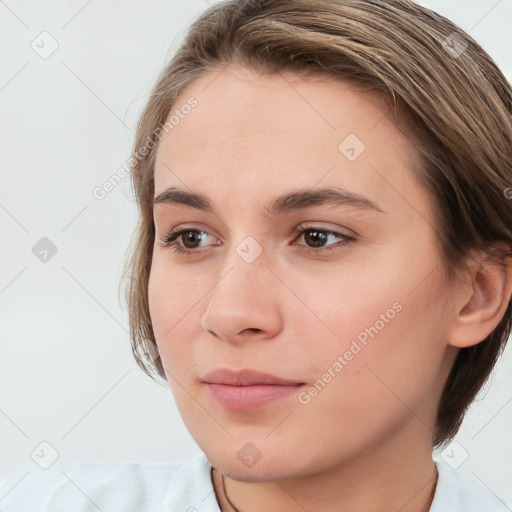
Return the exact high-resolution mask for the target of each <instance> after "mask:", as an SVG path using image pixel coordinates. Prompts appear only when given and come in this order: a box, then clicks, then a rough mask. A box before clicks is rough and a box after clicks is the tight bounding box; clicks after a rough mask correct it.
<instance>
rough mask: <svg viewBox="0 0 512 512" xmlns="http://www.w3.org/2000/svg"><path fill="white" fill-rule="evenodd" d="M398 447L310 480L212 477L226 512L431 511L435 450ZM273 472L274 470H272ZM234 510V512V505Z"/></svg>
mask: <svg viewBox="0 0 512 512" xmlns="http://www.w3.org/2000/svg"><path fill="white" fill-rule="evenodd" d="M399 441H400V442H399V443H391V444H390V445H389V446H387V447H385V448H383V447H382V445H379V447H377V448H374V449H367V450H366V451H365V453H364V454H361V453H359V454H358V455H357V458H354V459H352V460H350V461H347V462H344V463H342V464H339V465H337V466H335V467H332V468H330V469H329V470H328V471H323V472H319V473H316V474H310V475H305V476H298V477H293V478H286V479H281V480H275V479H274V480H271V481H265V482H245V481H237V480H233V479H231V478H229V477H226V478H225V482H224V483H225V489H226V493H227V499H226V497H225V496H224V493H223V484H222V478H221V474H220V473H219V472H218V471H214V472H213V483H214V485H215V489H216V493H217V496H218V498H219V503H220V506H221V510H222V512H235V510H238V511H239V512H256V511H260V510H266V511H268V512H274V511H275V512H277V511H279V512H304V510H308V511H310V512H328V511H329V512H331V511H332V510H334V509H336V510H350V511H351V512H380V511H381V510H400V512H429V510H430V507H431V503H432V500H433V497H434V494H435V489H436V484H437V471H436V468H435V464H434V461H433V460H432V446H431V444H429V443H428V442H424V443H423V444H422V445H420V446H419V443H418V438H417V436H416V445H411V444H410V443H408V442H407V440H406V439H404V437H403V433H402V436H401V437H400V436H399ZM270 472H271V471H270ZM229 502H231V503H232V504H233V505H234V507H236V508H233V507H232V506H231V505H230V503H229Z"/></svg>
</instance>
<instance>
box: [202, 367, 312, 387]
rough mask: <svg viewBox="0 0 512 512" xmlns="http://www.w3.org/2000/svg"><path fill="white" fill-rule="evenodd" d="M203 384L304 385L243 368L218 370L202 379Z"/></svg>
mask: <svg viewBox="0 0 512 512" xmlns="http://www.w3.org/2000/svg"><path fill="white" fill-rule="evenodd" d="M203 382H206V383H208V384H226V385H228V386H254V385H257V384H270V385H275V386H287V385H296V384H304V382H300V381H297V380H290V379H283V378H281V377H277V376H276V375H271V374H270V373H265V372H260V371H257V370H251V369H250V368H245V369H243V370H230V369H228V368H218V369H216V370H214V371H212V372H210V373H207V374H206V375H205V376H204V377H203Z"/></svg>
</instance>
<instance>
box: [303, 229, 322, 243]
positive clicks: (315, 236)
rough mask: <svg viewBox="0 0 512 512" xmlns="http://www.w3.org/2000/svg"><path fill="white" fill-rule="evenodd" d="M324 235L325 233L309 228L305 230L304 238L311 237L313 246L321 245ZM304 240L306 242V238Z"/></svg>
mask: <svg viewBox="0 0 512 512" xmlns="http://www.w3.org/2000/svg"><path fill="white" fill-rule="evenodd" d="M307 233H310V235H308V234H307ZM311 235H313V236H311ZM326 236H327V235H326V234H325V233H322V232H319V231H311V230H310V231H306V235H305V238H312V242H313V244H312V245H313V247H321V246H322V244H323V243H324V242H325V239H326ZM306 242H308V240H306Z"/></svg>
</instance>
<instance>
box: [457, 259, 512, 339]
mask: <svg viewBox="0 0 512 512" xmlns="http://www.w3.org/2000/svg"><path fill="white" fill-rule="evenodd" d="M475 261H476V263H475ZM469 279H470V280H471V281H470V282H469V283H468V282H467V280H466V283H465V284H462V283H461V284H460V285H457V286H458V289H457V292H456V293H455V297H456V299H455V300H458V302H459V303H458V304H457V305H456V310H455V312H456V316H455V317H454V318H453V321H452V325H451V328H450V331H449V336H448V344H449V345H452V346H454V347H460V348H463V347H469V346H472V345H476V344H477V343H480V342H481V341H483V340H485V338H487V336H489V334H490V333H491V332H492V331H493V330H494V329H495V328H496V327H497V325H498V324H499V323H500V321H501V319H502V318H503V315H504V314H505V311H506V310H507V306H508V303H509V302H510V297H511V294H512V266H511V265H510V261H507V266H504V265H503V260H502V262H500V261H498V260H491V259H490V258H489V257H488V256H487V255H485V253H479V254H478V256H477V257H472V264H471V268H470V271H469Z"/></svg>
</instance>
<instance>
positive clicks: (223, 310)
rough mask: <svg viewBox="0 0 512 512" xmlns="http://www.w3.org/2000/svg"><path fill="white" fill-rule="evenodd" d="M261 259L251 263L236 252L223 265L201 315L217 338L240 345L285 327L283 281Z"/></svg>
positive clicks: (202, 320)
mask: <svg viewBox="0 0 512 512" xmlns="http://www.w3.org/2000/svg"><path fill="white" fill-rule="evenodd" d="M260 258H261V259H260ZM260 258H258V259H257V260H256V261H253V262H252V263H247V262H246V261H244V260H243V259H242V258H241V257H240V256H239V255H238V254H236V253H235V254H234V256H233V257H232V258H229V263H228V264H225V265H223V267H222V269H223V272H222V274H221V275H220V276H219V279H218V280H217V282H216V284H215V285H214V287H213V289H212V291H211V296H210V300H209V302H208V305H207V308H206V311H205V313H204V314H203V316H202V318H201V326H202V328H203V329H204V330H206V331H208V332H209V333H210V334H211V335H213V336H215V337H216V338H218V339H221V340H224V341H226V342H228V343H234V344H237V343H240V342H242V341H244V340H253V339H255V340H262V339H267V338H273V337H275V336H276V335H277V334H278V333H279V331H280V329H281V328H282V327H281V326H282V318H281V313H282V307H281V306H280V304H279V301H278V297H279V296H280V295H281V296H282V294H283V292H282V290H281V294H279V293H278V292H279V290H278V288H279V285H280V282H279V280H278V279H277V278H276V277H275V275H274V274H273V273H272V271H271V270H270V269H269V268H268V267H267V264H266V261H264V259H263V258H262V257H261V256H260ZM281 286H282V284H281Z"/></svg>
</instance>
